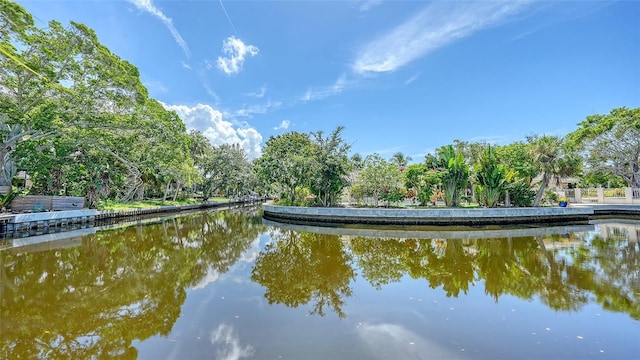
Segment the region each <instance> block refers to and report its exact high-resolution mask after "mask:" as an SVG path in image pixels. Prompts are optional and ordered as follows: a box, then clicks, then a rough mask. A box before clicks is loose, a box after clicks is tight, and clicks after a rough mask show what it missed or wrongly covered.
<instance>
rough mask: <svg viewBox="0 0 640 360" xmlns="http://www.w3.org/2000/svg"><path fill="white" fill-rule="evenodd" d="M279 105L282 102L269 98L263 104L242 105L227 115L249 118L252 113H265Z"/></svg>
mask: <svg viewBox="0 0 640 360" xmlns="http://www.w3.org/2000/svg"><path fill="white" fill-rule="evenodd" d="M280 106H282V102H280V101H271V100H269V101H267V102H266V103H264V104H257V105H251V106H244V107H243V108H242V109H240V110H236V111H235V112H233V113H231V114H229V115H231V116H239V117H249V118H250V117H252V116H253V115H254V114H266V113H267V112H269V110H273V109H278V108H280Z"/></svg>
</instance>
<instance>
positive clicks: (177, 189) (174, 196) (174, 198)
mask: <svg viewBox="0 0 640 360" xmlns="http://www.w3.org/2000/svg"><path fill="white" fill-rule="evenodd" d="M178 191H180V181H178V182H177V183H176V192H175V193H174V194H173V201H176V199H177V198H178Z"/></svg>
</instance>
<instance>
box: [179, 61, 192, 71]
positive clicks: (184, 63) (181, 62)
mask: <svg viewBox="0 0 640 360" xmlns="http://www.w3.org/2000/svg"><path fill="white" fill-rule="evenodd" d="M180 64H181V65H182V67H183V68H185V69H188V70H191V65H189V64H187V63H186V62H184V61H180Z"/></svg>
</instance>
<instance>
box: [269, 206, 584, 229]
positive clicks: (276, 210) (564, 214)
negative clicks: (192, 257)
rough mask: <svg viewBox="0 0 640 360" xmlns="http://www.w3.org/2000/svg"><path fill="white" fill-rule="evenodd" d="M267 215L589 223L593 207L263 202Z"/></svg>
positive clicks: (361, 220)
mask: <svg viewBox="0 0 640 360" xmlns="http://www.w3.org/2000/svg"><path fill="white" fill-rule="evenodd" d="M262 209H263V211H264V214H263V216H264V218H265V219H267V220H273V221H278V222H285V223H297V224H364V225H436V226H443V225H448V226H481V225H510V224H511V225H513V224H549V223H556V224H557V223H563V224H587V223H588V222H589V218H590V216H593V214H594V210H593V209H592V208H561V207H557V208H555V207H554V208H552V207H536V208H495V209H438V208H434V209H378V208H377V209H360V208H321V207H293V206H278V205H272V204H263V205H262Z"/></svg>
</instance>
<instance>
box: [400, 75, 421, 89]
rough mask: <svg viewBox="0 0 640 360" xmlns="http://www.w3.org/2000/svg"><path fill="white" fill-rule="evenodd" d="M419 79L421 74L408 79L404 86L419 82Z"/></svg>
mask: <svg viewBox="0 0 640 360" xmlns="http://www.w3.org/2000/svg"><path fill="white" fill-rule="evenodd" d="M419 77H420V73H417V74H415V75H413V76H412V77H410V78H409V79H407V81H405V82H404V85H405V86H406V85H409V84H411V83H412V82H414V81H416V80H418V78H419Z"/></svg>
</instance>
